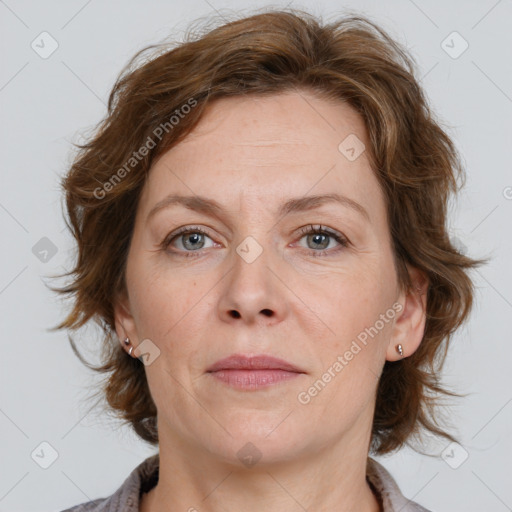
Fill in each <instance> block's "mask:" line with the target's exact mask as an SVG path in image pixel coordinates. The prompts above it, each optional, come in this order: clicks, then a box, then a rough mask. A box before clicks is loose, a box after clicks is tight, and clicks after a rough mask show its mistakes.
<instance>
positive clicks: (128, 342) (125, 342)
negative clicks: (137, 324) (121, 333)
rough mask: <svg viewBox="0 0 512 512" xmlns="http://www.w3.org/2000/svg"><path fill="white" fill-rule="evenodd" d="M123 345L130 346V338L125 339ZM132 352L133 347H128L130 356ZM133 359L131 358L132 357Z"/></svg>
mask: <svg viewBox="0 0 512 512" xmlns="http://www.w3.org/2000/svg"><path fill="white" fill-rule="evenodd" d="M123 343H124V344H125V345H129V344H130V338H125V339H124V340H123ZM132 352H133V346H131V347H130V350H128V354H129V355H130V356H131V355H132ZM132 357H133V356H132Z"/></svg>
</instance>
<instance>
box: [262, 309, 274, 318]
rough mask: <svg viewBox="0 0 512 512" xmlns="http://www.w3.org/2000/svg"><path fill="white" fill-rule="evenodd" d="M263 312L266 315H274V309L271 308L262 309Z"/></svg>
mask: <svg viewBox="0 0 512 512" xmlns="http://www.w3.org/2000/svg"><path fill="white" fill-rule="evenodd" d="M261 312H262V313H263V314H264V315H265V316H272V311H271V310H270V309H262V310H261Z"/></svg>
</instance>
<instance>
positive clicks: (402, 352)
mask: <svg viewBox="0 0 512 512" xmlns="http://www.w3.org/2000/svg"><path fill="white" fill-rule="evenodd" d="M395 349H396V351H397V352H398V353H399V354H400V357H403V355H404V351H403V349H402V345H400V343H399V344H398V345H396V346H395Z"/></svg>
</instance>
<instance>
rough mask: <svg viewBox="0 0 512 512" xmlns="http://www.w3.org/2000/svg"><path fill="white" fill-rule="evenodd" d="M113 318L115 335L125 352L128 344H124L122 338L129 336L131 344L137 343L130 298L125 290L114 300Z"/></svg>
mask: <svg viewBox="0 0 512 512" xmlns="http://www.w3.org/2000/svg"><path fill="white" fill-rule="evenodd" d="M114 320H115V327H116V333H117V337H118V338H119V341H120V342H121V345H122V347H123V348H124V349H125V351H126V352H128V350H129V346H125V344H124V343H123V340H124V339H125V338H129V339H130V341H131V344H130V345H132V346H136V345H138V338H137V329H136V327H135V320H134V318H133V315H132V313H131V308H130V300H129V297H128V294H127V293H126V292H122V293H120V294H119V295H118V296H117V298H116V300H115V302H114Z"/></svg>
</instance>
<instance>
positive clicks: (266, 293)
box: [218, 250, 288, 325]
mask: <svg viewBox="0 0 512 512" xmlns="http://www.w3.org/2000/svg"><path fill="white" fill-rule="evenodd" d="M269 252H270V250H268V251H267V250H264V251H263V252H262V253H261V254H259V256H258V257H257V258H256V259H254V260H253V261H252V260H251V258H245V257H244V255H243V253H242V252H241V253H240V254H242V256H241V255H240V254H239V253H235V254H234V257H233V266H232V268H231V271H230V272H228V274H227V276H226V278H225V279H224V280H223V288H222V292H221V296H220V298H219V303H218V308H219V315H220V317H221V319H222V320H223V321H225V322H243V323H246V324H254V323H257V322H260V323H263V324H265V325H270V324H276V323H279V322H281V321H282V320H283V319H284V318H285V316H286V314H287V307H288V305H287V302H286V292H285V290H286V287H285V286H284V284H283V282H282V280H281V279H280V278H279V271H278V268H279V264H278V261H277V259H273V258H270V256H269ZM271 259H272V261H270V260H271Z"/></svg>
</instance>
